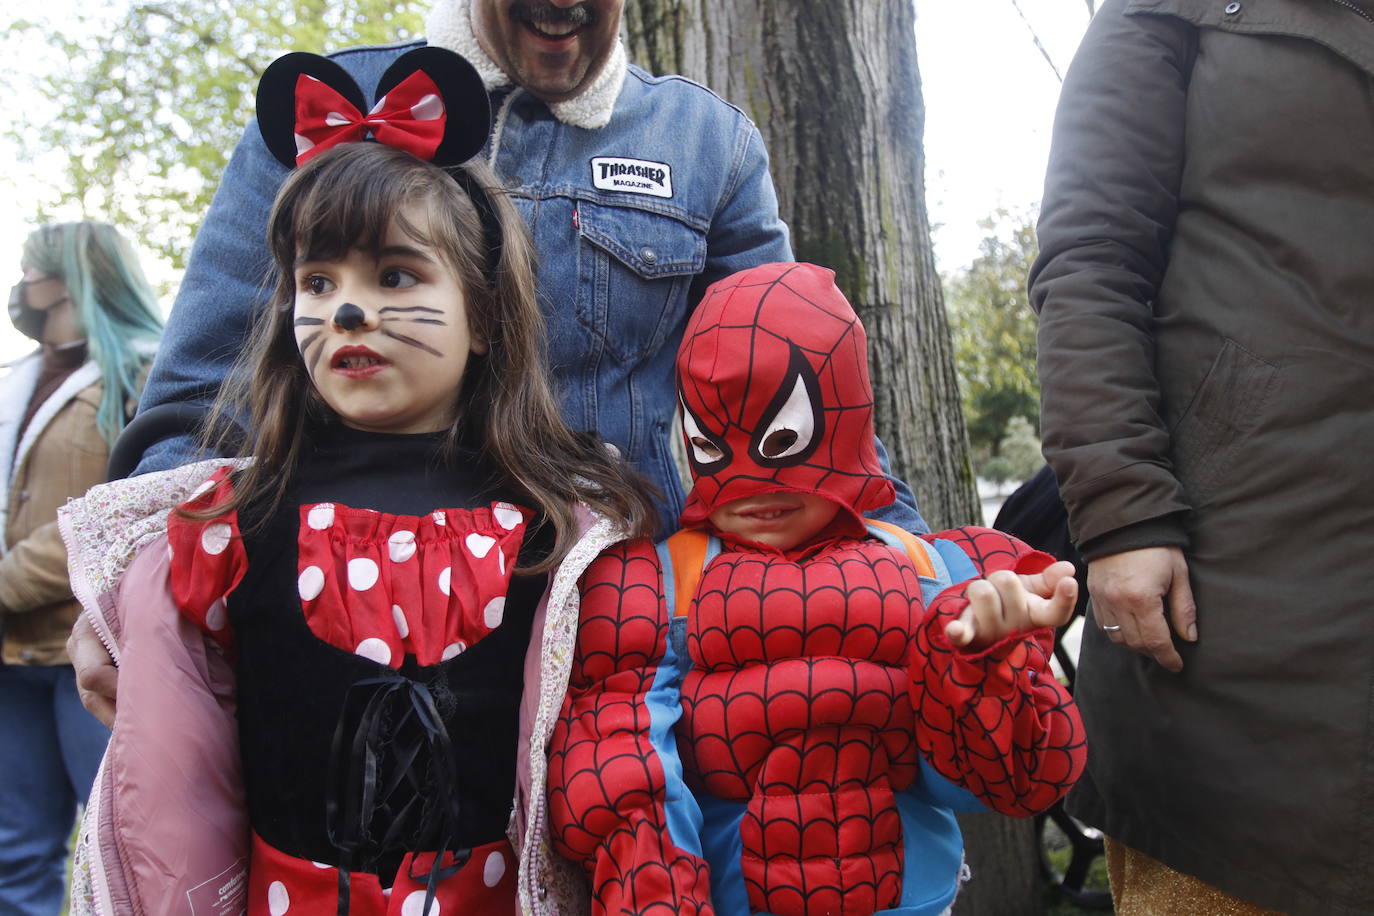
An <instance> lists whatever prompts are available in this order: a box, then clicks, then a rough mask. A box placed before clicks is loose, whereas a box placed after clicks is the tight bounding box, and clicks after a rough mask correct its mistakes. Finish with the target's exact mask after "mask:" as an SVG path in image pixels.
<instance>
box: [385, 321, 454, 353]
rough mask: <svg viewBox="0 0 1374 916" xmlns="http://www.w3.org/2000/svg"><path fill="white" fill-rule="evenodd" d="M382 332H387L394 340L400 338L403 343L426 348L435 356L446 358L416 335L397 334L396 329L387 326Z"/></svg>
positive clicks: (421, 348) (425, 349)
mask: <svg viewBox="0 0 1374 916" xmlns="http://www.w3.org/2000/svg"><path fill="white" fill-rule="evenodd" d="M382 333H383V334H385V335H386V336H387V337H390V338H391V339H392V340H399V341H400V342H401V343H403V344H410V345H411V346H412V347H415V348H417V349H420V350H424V351H425V352H426V353H429V354H431V355H433V356H437V357H439V358H440V359H443V358H444V354H442V353H440V352H439V351H438V350H436V349H434V348H433V347H431V346H430V345H429V344H427V343H422V342H420V341H418V340H416V339H415V338H414V337H407V336H406V335H404V334H397V333H396V332H395V331H388V330H387V329H386V328H382Z"/></svg>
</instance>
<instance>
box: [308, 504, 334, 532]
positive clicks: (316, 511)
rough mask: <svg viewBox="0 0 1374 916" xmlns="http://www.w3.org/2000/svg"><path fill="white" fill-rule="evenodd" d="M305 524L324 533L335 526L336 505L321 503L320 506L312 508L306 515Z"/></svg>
mask: <svg viewBox="0 0 1374 916" xmlns="http://www.w3.org/2000/svg"><path fill="white" fill-rule="evenodd" d="M305 523H306V524H307V525H309V526H310V527H311V528H314V529H315V530H316V531H324V530H325V529H327V528H328V527H329V526H330V525H333V524H334V504H333V503H320V504H319V505H318V506H312V507H311V508H310V511H309V512H308V513H306V516H305Z"/></svg>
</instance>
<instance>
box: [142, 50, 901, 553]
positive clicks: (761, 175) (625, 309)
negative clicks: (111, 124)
mask: <svg viewBox="0 0 1374 916" xmlns="http://www.w3.org/2000/svg"><path fill="white" fill-rule="evenodd" d="M418 44H419V43H407V44H399V45H392V46H387V47H373V48H357V49H352V50H348V51H343V52H340V53H339V54H336V55H334V59H335V60H336V61H338V63H339V64H341V65H342V66H343V67H344V68H345V69H346V70H348V71H349V73H350V74H352V76H353V77H354V79H355V80H357V82H358V84H359V85H360V86H361V87H362V88H363V90H364V92H365V93H370V92H371V90H372V89H373V88H374V87H375V86H376V84H377V81H378V80H379V79H380V77H381V75H382V73H383V72H384V71H385V69H386V68H387V66H388V65H389V64H390V63H391V62H392V61H394V60H395V59H396V58H397V57H399V56H400V55H401V54H402V53H404V52H405V51H407V50H410V49H411V48H413V47H416V46H418ZM492 110H493V112H494V113H495V129H494V130H493V132H492V138H491V140H490V141H489V143H488V146H487V150H486V155H487V156H488V159H489V161H490V163H491V165H492V166H493V167H494V169H495V170H496V172H497V174H498V175H501V176H503V178H504V179H505V180H506V184H507V187H508V189H509V192H510V194H511V195H512V197H513V199H514V201H515V204H516V206H517V207H518V208H519V210H520V213H521V215H522V216H523V217H524V218H525V220H526V223H527V224H528V226H529V228H530V231H531V233H532V235H533V237H534V244H535V250H536V252H537V253H538V257H539V288H540V299H541V305H542V306H543V311H544V315H545V318H546V320H547V322H548V330H549V357H550V362H551V364H552V368H553V373H554V378H555V382H556V384H557V385H558V387H559V391H560V394H561V396H562V400H563V407H564V416H565V418H566V419H567V421H568V424H569V425H570V426H572V427H573V428H575V429H595V430H597V431H598V432H599V433H600V434H601V436H602V437H603V438H604V439H606V440H607V441H609V442H612V443H614V444H615V445H616V446H617V447H618V448H619V449H620V450H621V452H622V453H623V454H624V455H625V456H626V457H627V458H628V459H629V460H630V461H631V462H632V463H633V464H634V465H635V466H636V467H638V468H639V470H640V471H642V472H643V473H645V474H646V475H648V477H649V478H650V479H651V480H652V481H653V482H654V484H655V485H657V486H658V487H659V489H660V490H661V491H662V492H663V494H664V501H663V504H662V505H660V509H661V510H662V511H663V517H664V519H665V521H667V522H671V520H673V519H676V517H677V514H678V512H679V511H680V510H681V508H682V500H683V492H682V486H681V483H680V481H679V477H678V473H677V470H676V468H675V466H674V464H673V459H672V455H671V450H670V441H671V440H670V436H671V435H672V431H671V426H672V422H673V414H674V408H675V406H676V395H675V390H674V377H673V360H674V357H675V355H676V352H677V347H678V343H679V342H680V340H681V337H682V330H683V327H684V325H685V323H686V320H687V315H688V313H689V311H690V310H691V308H692V307H693V306H694V305H695V304H696V302H697V301H698V300H699V298H700V296H701V293H702V291H703V290H704V289H705V287H706V286H707V285H709V284H710V283H712V282H714V281H716V280H719V279H721V278H722V277H725V276H727V275H729V274H731V273H734V272H735V271H738V270H742V269H744V268H746V267H752V266H754V265H757V264H761V263H767V262H771V261H787V260H791V257H792V251H791V246H790V244H789V241H788V233H787V227H786V226H785V225H784V224H783V222H782V221H781V219H780V218H779V217H778V205H777V197H776V194H775V192H774V189H773V182H772V179H771V177H770V176H769V174H768V155H767V152H766V151H765V150H764V147H763V139H762V137H761V136H760V135H759V132H758V129H757V128H755V127H754V125H753V123H752V122H750V120H749V119H748V118H747V117H746V116H745V115H744V114H743V113H742V112H741V111H739V110H738V109H737V108H735V107H733V106H731V105H729V104H727V103H726V102H724V101H722V100H721V99H720V98H719V97H718V96H716V95H715V94H714V93H712V92H711V91H709V90H707V89H705V88H703V87H702V86H699V85H697V84H696V83H693V82H691V81H690V80H687V79H684V78H683V77H680V76H663V77H656V76H652V75H650V74H648V73H646V72H645V71H643V70H641V69H639V68H638V67H634V66H631V67H629V69H628V72H627V74H626V76H625V81H624V86H623V88H622V89H621V92H620V95H619V96H618V97H617V99H616V103H615V108H614V112H613V114H612V115H611V120H610V122H609V123H608V124H607V125H606V126H605V127H602V128H599V129H586V128H580V127H574V126H571V125H569V124H566V123H563V122H561V121H559V120H557V119H555V118H554V117H553V115H552V114H551V112H550V111H549V108H548V106H547V105H545V104H544V103H543V102H542V101H540V100H539V99H537V98H535V97H534V96H533V95H530V94H529V93H528V92H526V91H524V90H523V89H519V88H514V89H510V88H506V89H500V90H497V91H495V92H494V93H493V95H492ZM286 173H287V170H286V168H285V167H284V166H282V165H281V164H280V163H278V162H277V161H276V160H275V159H273V158H272V156H271V155H270V154H269V153H268V152H267V149H266V147H265V146H264V145H263V142H262V138H261V137H260V136H259V134H258V130H257V128H256V126H252V125H250V126H249V128H248V129H247V131H245V133H244V135H243V138H242V139H241V140H240V142H239V145H238V148H237V149H236V150H235V151H234V155H233V157H232V158H231V160H230V162H229V166H228V168H227V169H226V171H225V173H224V178H223V180H222V182H221V184H220V188H219V190H218V191H217V192H216V194H215V198H214V201H213V203H212V204H211V205H210V210H209V213H208V214H207V216H206V219H205V222H204V224H203V226H202V227H201V230H200V233H199V234H198V236H197V238H196V242H195V246H194V248H193V249H192V252H191V260H190V265H189V267H188V268H187V271H186V275H185V277H184V279H183V281H182V285H181V289H180V292H179V294H178V296H177V300H176V305H175V307H174V309H173V311H172V315H171V319H170V321H169V322H168V325H167V330H166V333H165V334H164V336H163V344H162V349H161V351H160V352H159V355H158V358H157V362H156V363H155V364H154V367H153V371H152V375H151V377H150V378H149V381H148V386H147V388H146V390H145V393H144V399H143V404H142V409H145V410H146V409H147V408H148V407H151V406H154V405H157V404H161V403H165V402H168V401H205V400H209V399H210V398H212V397H213V394H214V391H215V389H216V388H217V387H218V384H219V381H220V380H221V378H222V377H223V376H224V373H225V372H226V371H227V369H228V366H229V364H230V363H231V362H232V360H233V357H234V356H235V354H236V353H237V351H238V349H239V346H240V344H241V341H242V340H243V339H244V337H245V335H246V334H247V332H248V329H249V326H250V322H251V316H252V311H253V308H254V306H255V304H258V303H260V302H261V301H262V299H263V289H264V286H265V279H264V278H265V277H266V276H267V271H268V264H269V262H268V252H267V246H266V228H265V227H266V224H267V216H268V212H269V210H270V208H271V205H272V200H273V197H274V196H275V194H276V191H277V187H278V186H279V185H280V184H281V182H282V180H283V179H284V177H285V176H286ZM879 452H880V456H881V458H882V460H883V466H884V468H885V469H886V468H887V467H888V465H887V456H886V453H885V452H883V451H882V449H881V444H880V445H879ZM192 455H193V446H192V444H191V442H190V441H189V439H180V440H172V441H168V442H164V443H162V444H160V445H159V446H157V447H155V448H154V449H153V450H151V451H150V452H149V453H148V455H147V456H146V457H145V459H144V461H143V463H142V464H141V465H140V466H139V471H140V472H146V471H151V470H159V469H163V468H167V467H170V466H173V465H177V464H181V463H184V462H185V461H188V460H190V459H191V458H192ZM894 483H896V484H897V491H898V501H897V503H896V504H894V505H893V506H891V507H888V509H887V510H885V512H884V514H883V517H884V518H885V519H887V520H888V521H891V522H893V523H895V524H898V525H901V526H902V527H904V528H907V529H908V530H911V531H916V532H924V531H927V530H928V528H927V527H926V525H925V522H924V521H923V520H922V519H921V517H920V515H919V514H918V513H917V512H916V509H915V500H914V498H913V497H912V495H911V491H910V489H908V488H907V487H906V486H905V485H904V484H901V483H900V482H897V481H894Z"/></svg>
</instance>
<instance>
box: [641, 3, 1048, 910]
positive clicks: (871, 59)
mask: <svg viewBox="0 0 1374 916" xmlns="http://www.w3.org/2000/svg"><path fill="white" fill-rule="evenodd" d="M626 21H627V27H628V30H629V37H630V57H631V59H632V60H634V61H636V62H637V63H639V64H641V65H642V66H645V67H648V68H649V69H651V70H653V71H655V72H657V73H666V72H672V73H683V74H686V75H688V76H690V77H692V78H694V79H697V80H699V81H701V82H703V83H705V84H706V85H708V86H710V87H711V88H712V89H714V90H715V91H717V92H718V93H720V94H721V95H722V96H724V97H725V98H726V99H728V100H730V101H731V102H733V103H735V104H736V105H739V106H740V107H741V108H743V109H744V110H745V111H747V112H748V113H749V114H750V116H751V117H752V118H753V119H754V121H755V122H756V123H757V124H758V125H759V128H760V130H762V132H763V135H764V139H765V141H766V142H767V144H768V150H769V153H770V155H771V157H772V172H773V177H774V179H775V181H776V183H777V187H778V194H779V199H780V204H781V209H782V216H783V218H784V219H785V220H786V221H787V223H788V225H789V226H791V228H792V235H793V239H792V241H793V246H794V248H795V250H796V254H797V257H798V258H801V259H803V260H810V261H814V262H816V263H818V264H823V265H825V266H827V267H831V268H834V269H835V271H836V273H837V275H838V279H839V285H840V288H841V289H842V290H843V291H844V293H845V295H846V296H847V297H848V298H849V300H850V301H851V302H852V303H853V304H854V307H855V309H856V310H857V311H858V312H859V314H860V316H861V317H862V318H863V321H864V324H865V325H866V327H867V329H868V333H869V358H870V362H871V364H872V370H873V383H874V389H875V393H876V395H877V399H878V404H877V412H876V422H877V426H878V432H879V434H880V435H881V436H882V437H883V440H884V442H886V443H887V445H888V448H889V450H890V451H891V453H892V459H893V469H894V470H895V471H896V472H897V474H898V475H900V476H902V477H903V478H904V479H906V480H907V481H908V482H909V483H911V485H912V487H913V488H914V489H915V491H916V496H917V499H918V501H919V504H920V507H921V511H922V512H923V513H924V514H925V516H926V518H927V519H928V520H929V521H930V523H931V524H932V525H934V526H935V527H937V528H938V527H944V526H948V525H955V524H967V523H971V522H978V521H981V518H980V507H979V503H978V499H977V495H976V493H975V491H974V486H973V475H972V472H971V466H970V463H969V458H968V447H967V435H966V433H965V430H964V421H963V416H962V413H961V410H960V400H959V393H958V383H957V378H956V374H955V369H954V358H953V348H952V346H951V343H950V334H949V327H948V324H947V322H946V319H945V312H944V307H943V301H942V298H943V297H942V291H941V287H940V282H939V278H938V276H937V275H936V270H935V261H934V254H933V251H932V247H931V240H930V226H929V223H928V220H927V215H926V203H925V193H924V188H925V182H924V167H925V164H924V153H923V148H922V132H923V130H924V121H925V110H924V107H923V106H922V103H921V83H920V76H919V73H918V71H917V66H916V38H915V34H916V33H915V11H914V9H913V7H912V3H911V0H847V2H836V0H636V2H633V3H629V4H627V5H626ZM961 822H962V823H963V826H964V829H965V840H966V844H967V847H968V854H969V858H970V861H971V863H972V866H973V868H974V870H975V872H976V873H977V874H978V876H979V880H978V881H976V882H975V883H974V884H972V885H970V887H969V889H968V890H967V891H966V892H965V893H964V894H963V895H962V896H961V897H960V902H959V911H960V912H961V913H976V914H978V916H1000V914H1003V913H1006V914H1012V913H1017V914H1019V913H1034V912H1037V911H1038V910H1039V908H1040V905H1041V904H1040V893H1039V878H1038V874H1037V869H1036V854H1035V848H1034V843H1035V840H1034V831H1033V829H1032V825H1031V823H1030V822H1029V821H1013V820H1010V819H1007V818H1002V817H1000V816H997V815H975V816H973V817H972V818H964V819H961Z"/></svg>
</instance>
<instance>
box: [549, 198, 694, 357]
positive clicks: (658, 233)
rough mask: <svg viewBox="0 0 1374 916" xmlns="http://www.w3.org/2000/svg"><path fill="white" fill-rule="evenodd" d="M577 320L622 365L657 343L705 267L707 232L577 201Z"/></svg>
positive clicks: (641, 212)
mask: <svg viewBox="0 0 1374 916" xmlns="http://www.w3.org/2000/svg"><path fill="white" fill-rule="evenodd" d="M576 208H577V209H576V218H577V219H576V222H577V229H578V234H579V236H580V239H579V244H578V258H577V261H578V274H579V282H578V291H577V320H578V322H579V323H581V324H582V326H583V327H585V328H586V329H587V330H588V331H589V332H590V333H591V334H592V335H593V336H594V337H595V338H596V339H597V340H598V342H599V345H600V346H602V347H604V348H605V350H606V351H607V352H609V353H610V354H612V355H613V356H614V357H615V358H616V359H618V360H620V361H621V362H632V361H635V360H638V359H641V358H643V357H644V356H646V355H649V354H652V353H653V352H654V351H656V350H657V349H658V348H660V347H662V346H663V343H664V341H665V339H666V338H667V335H668V334H669V332H671V331H672V329H673V328H675V327H676V326H677V325H678V324H679V323H680V322H681V321H682V319H683V318H684V317H685V315H686V311H687V294H688V290H689V288H690V287H691V284H692V280H693V278H694V277H696V275H697V274H699V273H701V271H702V270H703V269H704V268H705V266H706V234H705V232H703V231H700V230H697V229H695V228H693V227H691V226H688V225H687V224H685V223H683V222H681V221H679V220H677V219H674V218H673V217H671V216H667V215H665V214H662V213H656V212H654V211H652V210H646V209H641V208H639V207H634V206H612V205H608V204H605V203H599V202H596V201H589V200H579V201H577V202H576Z"/></svg>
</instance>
